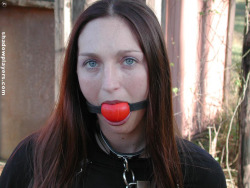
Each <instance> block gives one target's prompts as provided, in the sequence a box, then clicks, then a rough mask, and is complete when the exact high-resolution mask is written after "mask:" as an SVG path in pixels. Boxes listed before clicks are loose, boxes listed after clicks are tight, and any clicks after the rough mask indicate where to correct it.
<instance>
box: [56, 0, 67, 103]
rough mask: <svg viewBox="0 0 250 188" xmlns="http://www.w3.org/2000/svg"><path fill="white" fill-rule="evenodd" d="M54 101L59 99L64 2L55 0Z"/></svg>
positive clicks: (62, 52)
mask: <svg viewBox="0 0 250 188" xmlns="http://www.w3.org/2000/svg"><path fill="white" fill-rule="evenodd" d="M54 18H55V101H57V99H58V97H59V89H60V79H61V71H62V62H63V54H64V52H65V45H64V29H63V28H64V0H55V8H54Z"/></svg>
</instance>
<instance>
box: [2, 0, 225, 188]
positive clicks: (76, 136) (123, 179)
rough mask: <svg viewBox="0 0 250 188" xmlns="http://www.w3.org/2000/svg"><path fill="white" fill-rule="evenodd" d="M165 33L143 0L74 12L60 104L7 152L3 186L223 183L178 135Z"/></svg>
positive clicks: (210, 162) (209, 161) (106, 1)
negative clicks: (46, 120)
mask: <svg viewBox="0 0 250 188" xmlns="http://www.w3.org/2000/svg"><path fill="white" fill-rule="evenodd" d="M171 88H172V87H171V76H170V67H169V61H168V58H167V53H166V48H165V44H164V38H163V34H162V31H161V28H160V25H159V23H158V21H157V19H156V17H155V15H154V14H153V12H152V11H151V10H150V9H149V8H148V7H147V6H146V5H145V4H144V3H143V2H140V1H130V0H103V1H99V2H96V3H94V4H93V5H92V6H90V7H89V8H88V9H86V10H85V11H84V12H83V13H82V14H81V15H80V17H79V18H78V20H77V22H76V24H75V26H74V28H73V30H72V33H71V36H70V40H69V44H68V47H67V50H66V54H65V61H64V67H63V76H62V82H61V90H60V97H59V101H58V104H57V106H56V108H55V110H54V112H53V114H52V115H51V117H50V119H49V121H48V123H47V125H46V126H45V127H44V128H43V129H42V130H40V131H38V132H37V133H36V134H33V135H31V136H30V137H28V138H26V139H25V140H24V141H23V142H21V143H20V144H19V146H18V147H17V149H15V151H14V153H13V154H12V155H11V157H10V159H9V160H8V162H7V164H6V166H5V169H4V171H3V174H2V177H1V180H0V187H1V188H2V187H53V188H54V187H87V188H94V187H95V188H97V187H107V188H112V187H114V188H118V187H128V188H129V187H157V188H166V187H226V184H225V177H224V174H223V172H222V170H221V168H220V166H219V165H218V163H217V162H216V161H215V160H214V159H213V158H212V157H211V156H210V155H209V154H207V153H206V152H205V151H203V150H201V149H200V148H198V147H197V146H195V145H193V144H192V143H190V142H187V141H183V140H182V139H181V138H179V137H178V136H177V133H176V130H175V125H174V117H173V110H172V94H171Z"/></svg>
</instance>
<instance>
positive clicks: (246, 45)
mask: <svg viewBox="0 0 250 188" xmlns="http://www.w3.org/2000/svg"><path fill="white" fill-rule="evenodd" d="M245 20H246V26H245V32H244V40H243V59H242V71H243V77H244V80H246V79H247V77H249V72H250V71H249V70H250V0H246V17H245ZM246 87H247V90H246V93H245V99H244V101H243V103H242V105H241V111H240V129H241V132H240V133H241V134H240V146H241V151H240V157H239V159H240V160H239V176H238V179H239V187H242V188H243V187H244V188H249V187H250V181H249V180H250V82H248V83H247V85H246Z"/></svg>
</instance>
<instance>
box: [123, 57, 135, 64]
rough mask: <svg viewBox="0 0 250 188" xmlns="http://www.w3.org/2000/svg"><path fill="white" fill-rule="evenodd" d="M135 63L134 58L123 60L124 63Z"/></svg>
mask: <svg viewBox="0 0 250 188" xmlns="http://www.w3.org/2000/svg"><path fill="white" fill-rule="evenodd" d="M135 63H136V60H135V59H133V58H126V59H125V61H124V64H125V65H133V64H135Z"/></svg>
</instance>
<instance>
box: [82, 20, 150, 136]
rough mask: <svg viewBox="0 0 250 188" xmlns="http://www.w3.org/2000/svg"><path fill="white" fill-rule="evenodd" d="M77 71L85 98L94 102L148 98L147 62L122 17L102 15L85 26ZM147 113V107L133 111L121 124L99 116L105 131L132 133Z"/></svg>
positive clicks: (94, 103)
mask: <svg viewBox="0 0 250 188" xmlns="http://www.w3.org/2000/svg"><path fill="white" fill-rule="evenodd" d="M77 74H78V80H79V84H80V88H81V91H82V93H83V95H84V97H85V98H86V100H87V101H88V102H89V103H91V104H93V105H97V106H100V105H101V104H102V103H117V102H128V103H135V102H139V101H143V100H145V99H147V96H148V71H147V63H146V60H145V57H144V54H143V53H142V51H141V48H140V46H139V43H138V41H137V39H136V37H135V35H134V34H133V32H132V31H131V30H130V28H129V27H128V25H127V24H126V23H125V22H124V21H123V20H122V19H121V18H118V17H105V18H98V19H95V20H93V21H91V22H89V23H88V24H87V25H86V26H85V27H84V29H83V31H82V32H81V34H80V36H79V39H78V62H77ZM144 114H145V110H144V109H143V110H138V111H133V112H131V115H130V117H129V119H128V120H127V121H126V122H125V123H123V124H121V125H118V126H117V125H116V126H114V125H111V124H110V123H108V122H107V121H106V119H105V118H104V117H103V116H102V115H101V114H98V115H97V116H98V120H99V124H100V127H101V129H102V130H103V131H104V130H106V131H105V132H107V131H109V132H116V133H118V132H119V133H132V132H133V131H135V130H136V129H137V128H138V127H139V125H141V124H142V119H143V116H144Z"/></svg>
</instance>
